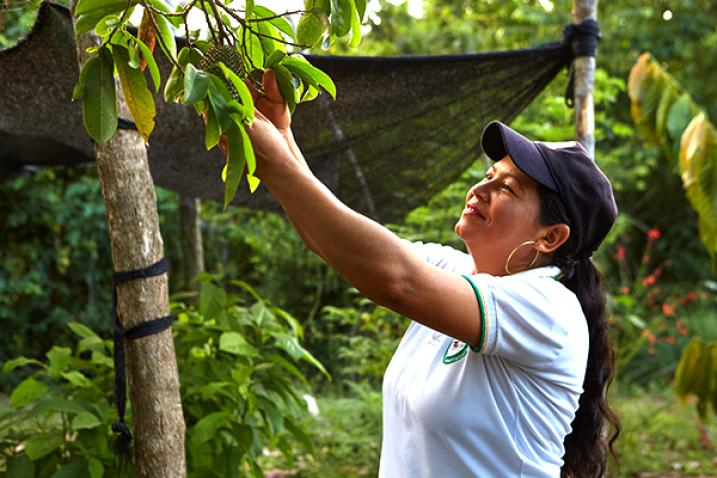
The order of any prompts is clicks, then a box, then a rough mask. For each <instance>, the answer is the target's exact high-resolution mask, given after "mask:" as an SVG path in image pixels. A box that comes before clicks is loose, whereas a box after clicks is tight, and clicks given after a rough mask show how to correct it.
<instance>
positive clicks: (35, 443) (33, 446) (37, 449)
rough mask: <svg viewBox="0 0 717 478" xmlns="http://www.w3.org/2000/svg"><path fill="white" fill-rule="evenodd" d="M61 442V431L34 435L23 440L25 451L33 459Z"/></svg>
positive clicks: (51, 449)
mask: <svg viewBox="0 0 717 478" xmlns="http://www.w3.org/2000/svg"><path fill="white" fill-rule="evenodd" d="M63 442H64V437H63V435H62V432H54V433H43V434H39V435H35V436H33V437H31V438H30V439H29V440H27V442H25V453H27V456H28V457H30V459H31V460H33V461H35V460H38V459H40V458H42V457H43V456H45V455H47V454H49V453H52V452H53V451H55V450H56V449H57V448H59V447H60V445H62V443H63Z"/></svg>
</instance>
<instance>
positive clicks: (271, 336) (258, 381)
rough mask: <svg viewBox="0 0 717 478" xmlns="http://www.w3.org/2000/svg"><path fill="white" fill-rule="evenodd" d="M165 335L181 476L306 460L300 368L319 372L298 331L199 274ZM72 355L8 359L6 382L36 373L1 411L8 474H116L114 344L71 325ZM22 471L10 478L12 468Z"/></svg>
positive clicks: (1, 446) (248, 295)
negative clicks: (171, 344)
mask: <svg viewBox="0 0 717 478" xmlns="http://www.w3.org/2000/svg"><path fill="white" fill-rule="evenodd" d="M173 310H174V312H175V313H177V315H178V319H179V321H178V323H177V324H176V325H175V327H174V334H175V344H176V351H177V362H178V366H179V370H180V380H181V390H182V403H183V405H184V414H185V419H186V421H187V438H188V439H187V452H188V470H189V472H190V474H194V475H196V476H217V477H233V476H236V477H241V476H262V472H261V465H260V464H259V459H260V456H261V454H262V450H263V449H264V448H267V447H268V448H271V449H278V450H280V451H281V452H282V454H283V456H284V459H285V460H286V461H287V462H289V463H293V459H294V458H293V457H294V450H293V448H292V443H298V444H300V445H301V447H302V449H303V450H304V452H305V453H310V452H312V451H313V445H312V442H311V440H310V439H309V438H308V436H307V433H306V431H305V429H304V428H303V425H302V421H303V420H304V415H305V412H306V405H305V402H304V400H303V398H302V396H301V393H302V390H306V389H307V385H308V384H307V381H306V378H305V377H304V375H303V373H302V372H301V371H300V370H299V369H298V368H297V362H298V361H299V360H301V361H304V362H306V363H308V364H310V365H311V366H312V367H316V368H317V369H318V370H320V371H322V372H324V373H326V372H325V370H324V369H323V366H322V365H321V364H320V363H319V362H318V361H317V360H316V359H315V358H314V357H313V356H312V355H311V353H309V352H308V351H307V350H306V349H304V348H303V346H302V345H300V343H299V340H300V339H301V338H302V335H303V330H302V327H301V326H300V325H299V324H298V322H297V321H296V319H294V318H293V317H292V316H291V315H289V314H288V313H287V312H285V311H283V310H281V309H278V308H276V307H274V306H272V305H271V304H269V303H268V302H266V301H264V300H263V299H262V298H261V297H259V296H258V294H257V293H256V292H255V291H254V290H253V289H252V288H251V287H249V286H248V285H247V284H245V283H243V282H239V281H234V282H232V283H231V285H230V289H229V290H225V289H223V288H222V287H220V286H219V285H218V284H216V283H215V282H214V281H213V279H212V278H211V277H210V276H208V275H206V276H204V277H202V289H201V292H200V295H199V304H198V307H195V306H190V305H187V304H183V303H175V304H174V305H173ZM69 328H70V329H71V330H72V332H73V333H74V334H75V335H76V337H77V339H78V340H77V341H76V342H77V343H76V345H75V347H74V350H72V349H70V348H67V347H59V346H55V347H53V348H52V349H51V350H50V351H49V352H48V353H47V355H46V360H45V361H42V362H40V361H36V360H33V359H28V358H25V357H18V358H16V359H13V360H10V361H7V362H6V363H5V366H4V370H3V373H4V374H8V373H10V372H12V371H13V370H14V369H16V368H19V367H32V369H33V372H32V373H31V375H30V376H28V377H27V378H25V379H24V380H23V381H22V382H20V384H19V385H18V386H17V387H15V389H14V390H13V392H12V394H11V395H10V405H11V407H10V408H7V407H6V408H0V454H1V455H2V456H4V459H5V460H4V461H5V464H6V465H5V466H6V467H7V471H8V475H7V476H16V475H13V474H10V472H11V471H12V472H13V473H14V472H15V470H20V469H23V470H26V472H27V475H17V476H37V477H45V476H65V475H64V474H67V476H92V477H100V476H111V477H115V476H124V475H126V474H131V471H130V470H128V469H123V468H122V466H121V463H119V462H118V461H117V457H116V455H115V453H114V451H113V447H112V439H113V436H112V433H111V431H110V426H111V424H112V423H113V422H115V421H116V420H117V416H116V413H115V411H114V409H113V408H112V403H113V402H112V397H111V391H112V389H113V386H112V383H113V382H112V378H113V377H112V370H113V360H112V358H111V353H112V342H111V341H110V340H103V339H101V338H100V337H99V336H97V335H96V334H95V333H94V332H93V331H92V330H91V329H89V328H88V327H86V326H84V325H82V324H79V323H77V322H71V323H70V324H69ZM17 472H18V473H19V471H17Z"/></svg>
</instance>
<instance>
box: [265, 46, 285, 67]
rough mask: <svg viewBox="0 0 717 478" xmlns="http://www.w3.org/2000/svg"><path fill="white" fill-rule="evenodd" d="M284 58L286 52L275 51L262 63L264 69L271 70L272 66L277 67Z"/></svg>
mask: <svg viewBox="0 0 717 478" xmlns="http://www.w3.org/2000/svg"><path fill="white" fill-rule="evenodd" d="M284 58H286V52H285V51H281V50H276V51H275V52H274V53H272V54H271V55H269V56H268V57H267V59H266V62H265V63H264V66H265V67H266V68H272V67H273V66H274V65H277V64H279V63H281V61H282V60H283V59H284Z"/></svg>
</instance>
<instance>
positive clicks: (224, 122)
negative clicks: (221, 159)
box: [209, 73, 232, 132]
mask: <svg viewBox="0 0 717 478" xmlns="http://www.w3.org/2000/svg"><path fill="white" fill-rule="evenodd" d="M231 99H232V94H231V93H230V92H229V88H227V85H225V84H224V82H223V81H222V80H220V79H219V78H218V77H217V76H215V75H212V74H211V73H209V102H210V103H211V105H212V107H213V108H214V113H216V116H217V122H218V123H219V131H221V132H226V131H227V130H228V129H229V128H230V126H231V124H232V120H231V118H230V117H229V112H228V111H227V102H229V101H230V100H231Z"/></svg>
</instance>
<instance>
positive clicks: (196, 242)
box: [179, 196, 204, 289]
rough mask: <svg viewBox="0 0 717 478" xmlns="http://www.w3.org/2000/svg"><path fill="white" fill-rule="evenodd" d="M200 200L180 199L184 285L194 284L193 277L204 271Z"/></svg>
mask: <svg viewBox="0 0 717 478" xmlns="http://www.w3.org/2000/svg"><path fill="white" fill-rule="evenodd" d="M199 207H200V201H199V199H197V198H193V197H189V196H182V197H181V198H180V199H179V232H180V235H181V242H182V269H183V273H184V285H185V287H186V288H187V289H189V288H195V289H196V288H197V286H198V284H194V286H192V279H194V278H195V277H197V275H199V274H200V273H201V272H204V246H203V244H202V230H201V229H200V228H199Z"/></svg>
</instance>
